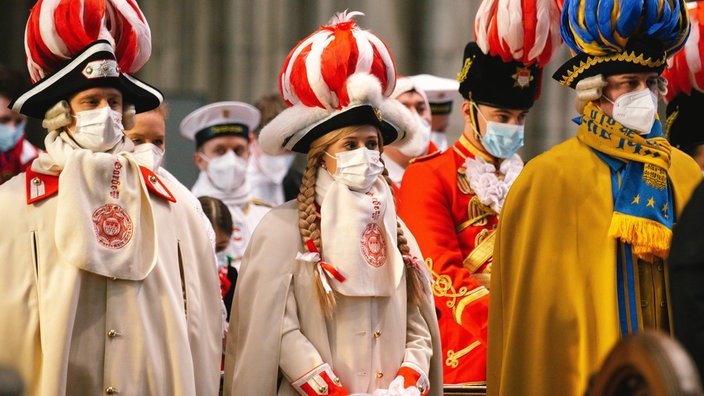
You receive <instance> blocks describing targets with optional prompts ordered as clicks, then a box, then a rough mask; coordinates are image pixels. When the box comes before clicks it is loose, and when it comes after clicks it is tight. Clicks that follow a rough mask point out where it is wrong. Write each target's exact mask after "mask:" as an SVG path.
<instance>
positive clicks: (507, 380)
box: [487, 138, 702, 396]
mask: <svg viewBox="0 0 704 396" xmlns="http://www.w3.org/2000/svg"><path fill="white" fill-rule="evenodd" d="M669 175H670V179H671V182H672V186H673V191H674V192H673V195H674V201H675V213H676V214H677V215H679V213H680V212H681V210H682V208H683V206H684V205H685V204H686V203H687V201H688V200H689V197H690V195H691V194H692V191H693V190H694V188H695V187H696V186H697V184H698V183H699V181H700V180H701V177H702V174H701V170H700V169H699V168H698V166H697V165H696V163H695V162H694V161H693V160H692V159H691V158H689V157H688V156H687V155H686V154H684V153H683V152H682V151H679V150H677V149H675V148H673V149H672V162H671V167H670V171H669ZM611 189H612V186H611V176H610V170H609V168H608V167H607V165H606V164H605V163H604V162H603V161H602V160H601V159H599V158H598V157H597V156H596V154H594V152H593V151H592V150H591V149H590V148H589V147H588V146H586V145H584V144H583V143H581V142H580V141H579V140H577V138H571V139H569V140H567V141H566V142H564V143H562V144H560V145H557V146H555V147H554V148H552V149H551V150H549V151H547V152H546V153H544V154H542V155H540V156H538V157H536V158H534V159H533V160H531V161H529V162H528V164H527V165H526V167H525V168H524V170H523V172H522V173H521V174H520V175H519V177H518V179H517V180H516V181H515V182H514V184H513V186H512V187H511V190H510V191H509V194H508V196H507V198H506V201H505V203H504V207H503V210H502V213H501V218H500V222H499V227H498V231H497V238H496V245H495V250H494V264H493V268H492V278H491V299H490V302H489V341H488V363H487V364H488V367H487V377H488V378H487V386H488V389H487V391H488V395H492V396H495V395H531V396H539V395H561V396H565V395H582V394H583V392H584V390H585V389H586V387H587V382H588V379H589V376H590V375H591V374H593V373H594V372H596V371H597V370H598V368H599V366H600V364H601V362H602V359H603V358H604V357H605V356H606V354H607V353H608V351H609V350H610V349H611V347H612V346H613V345H614V344H615V343H616V341H617V340H618V339H619V338H620V329H619V323H618V302H617V289H616V241H615V240H614V239H613V238H610V237H609V236H608V230H609V224H610V223H611V217H612V213H613V198H612V191H611Z"/></svg>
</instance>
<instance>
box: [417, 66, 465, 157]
mask: <svg viewBox="0 0 704 396" xmlns="http://www.w3.org/2000/svg"><path fill="white" fill-rule="evenodd" d="M410 78H411V80H413V83H414V84H415V85H416V86H417V87H418V89H419V90H421V91H423V92H425V96H426V97H427V98H428V103H429V104H430V113H431V114H432V120H431V122H430V127H431V129H432V132H431V133H430V140H431V141H432V142H433V143H434V144H435V146H436V147H437V148H438V150H440V151H444V150H445V149H446V148H447V146H448V144H447V135H445V132H447V127H448V126H449V125H450V113H452V101H453V99H454V98H455V97H456V95H457V91H458V89H459V87H460V83H459V82H457V80H453V79H450V78H444V77H438V76H434V75H432V74H418V75H415V76H411V77H410Z"/></svg>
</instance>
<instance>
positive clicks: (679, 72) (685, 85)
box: [662, 1, 704, 103]
mask: <svg viewBox="0 0 704 396" xmlns="http://www.w3.org/2000/svg"><path fill="white" fill-rule="evenodd" d="M687 5H688V8H689V18H690V22H691V23H690V26H691V30H690V32H689V37H688V38H687V41H686V42H685V44H684V47H683V48H682V50H681V51H679V52H678V53H676V54H675V55H673V56H672V57H671V58H670V59H668V60H667V67H666V68H665V70H664V71H663V72H662V76H663V77H665V78H666V79H667V82H668V84H667V94H666V95H665V101H666V102H668V103H669V102H671V101H672V100H673V99H674V98H675V97H676V96H678V95H680V94H685V95H690V94H691V93H692V90H696V91H699V92H704V67H703V66H702V56H704V37H702V35H704V2H699V1H697V2H693V3H687Z"/></svg>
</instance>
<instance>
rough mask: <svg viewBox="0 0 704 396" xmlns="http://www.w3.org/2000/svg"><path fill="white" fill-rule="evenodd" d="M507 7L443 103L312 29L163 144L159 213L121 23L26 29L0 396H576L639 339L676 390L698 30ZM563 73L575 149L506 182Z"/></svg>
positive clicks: (18, 87) (693, 235)
mask: <svg viewBox="0 0 704 396" xmlns="http://www.w3.org/2000/svg"><path fill="white" fill-rule="evenodd" d="M517 3H521V1H520V0H482V4H481V6H480V7H479V11H478V12H477V15H476V16H475V29H474V37H473V38H468V39H469V40H468V42H467V44H466V46H465V47H464V49H463V51H462V49H458V53H461V54H462V61H461V64H458V65H457V66H458V68H457V71H458V73H457V77H456V78H446V77H440V76H434V75H431V74H417V75H406V74H402V73H399V74H397V70H396V64H395V63H394V59H393V54H392V52H393V51H392V49H390V48H389V47H388V46H387V45H386V44H385V43H384V41H383V38H381V37H378V36H376V35H375V34H374V33H372V32H371V31H369V30H365V29H363V28H362V27H360V26H359V25H358V21H357V19H358V18H359V17H360V16H362V15H364V14H363V13H361V12H357V11H343V12H339V13H337V14H335V15H334V16H333V17H332V19H331V20H330V21H328V23H327V24H325V25H323V26H322V27H320V28H319V29H318V30H316V31H314V32H312V33H311V34H310V35H309V36H308V37H306V38H303V39H302V40H301V41H300V42H299V43H298V44H297V45H296V46H295V47H294V48H292V49H291V51H290V53H289V54H288V56H287V57H286V59H285V61H284V63H283V65H282V68H281V72H280V75H279V77H278V83H279V89H280V92H279V93H276V94H263V95H261V97H259V98H258V99H257V100H256V101H255V102H253V103H252V104H250V103H246V102H244V101H235V100H224V101H217V102H212V103H208V104H206V105H204V106H202V107H199V108H196V109H194V110H193V111H192V112H190V113H189V114H188V115H186V116H185V117H184V118H183V119H182V120H179V131H178V132H180V134H181V135H182V136H184V137H186V138H188V139H190V140H192V141H193V142H194V151H193V157H192V158H193V163H194V166H195V167H197V169H198V171H199V174H198V178H197V180H196V181H195V183H194V184H193V185H192V186H185V185H184V184H183V183H182V182H181V181H179V178H178V177H177V176H175V175H173V174H172V173H171V172H169V171H168V163H169V162H170V161H186V159H184V158H175V157H169V158H168V161H167V155H166V147H167V144H166V140H167V137H168V136H169V135H170V134H173V133H176V132H177V131H168V130H167V127H166V125H167V124H166V119H167V118H168V117H170V114H169V109H168V105H167V102H168V100H165V98H164V95H163V94H162V93H161V92H160V91H159V89H158V87H153V86H151V85H149V84H148V83H147V82H145V81H141V80H139V79H137V78H136V77H134V74H135V73H136V72H137V71H138V70H139V69H140V68H141V67H142V66H143V65H144V64H145V63H146V62H147V61H148V59H149V56H150V52H151V33H150V30H149V26H148V23H147V20H146V18H145V17H144V15H143V14H142V12H141V10H140V8H139V6H138V4H137V2H136V1H135V0H105V1H97V2H92V3H91V4H93V6H90V7H89V6H88V5H87V3H85V2H83V1H81V0H38V1H37V4H36V5H35V6H34V7H33V8H32V10H31V13H30V17H29V20H28V23H27V28H26V29H27V33H26V36H25V49H26V51H27V54H26V55H27V65H28V70H29V73H28V74H27V73H25V72H22V71H19V70H14V69H12V68H10V67H8V66H7V65H2V64H0V211H1V212H2V218H3V220H4V224H5V227H2V228H0V257H2V260H3V262H4V264H3V265H1V266H0V316H1V317H3V318H5V319H4V320H2V321H0V339H2V340H3V347H2V348H0V394H6V393H4V392H10V393H9V394H15V395H21V394H26V395H69V394H71V395H73V394H140V395H166V394H169V395H170V394H173V395H218V394H224V395H255V394H265V395H274V394H275V395H326V394H327V395H352V394H355V395H370V396H407V395H408V396H410V395H413V396H416V395H435V396H439V395H442V394H443V389H444V387H445V386H448V385H457V386H474V387H480V388H481V389H483V390H485V392H486V394H488V395H492V396H498V395H516V394H529V395H582V394H584V392H585V390H587V389H588V388H589V386H590V384H591V382H590V381H591V380H590V379H591V378H592V377H593V375H594V374H595V373H596V372H597V371H598V370H599V369H600V367H601V364H602V362H603V360H604V358H605V357H606V356H607V355H608V353H609V351H610V350H611V349H612V348H613V347H614V346H615V345H616V344H617V343H618V342H619V340H620V339H623V338H624V337H626V336H628V335H630V334H634V333H639V332H644V331H650V330H654V331H659V332H661V333H662V334H666V335H668V336H672V337H673V338H675V339H677V340H679V341H680V342H682V345H684V346H685V348H686V349H687V350H688V351H689V352H690V353H691V355H692V357H693V361H694V362H695V364H696V366H695V367H699V370H700V373H699V375H700V376H702V375H704V373H702V371H703V370H702V369H703V368H704V359H702V353H704V342H702V341H701V339H702V336H701V332H702V330H704V321H703V320H702V319H701V317H702V315H701V314H702V313H703V312H704V309H702V308H701V305H702V298H703V297H702V292H701V291H700V288H701V286H700V283H701V282H700V279H701V278H702V276H704V275H703V274H704V269H703V268H704V267H700V265H704V263H703V261H704V259H703V258H702V257H704V256H703V255H704V253H703V252H702V246H704V243H703V242H704V239H703V238H704V232H703V231H704V227H702V226H701V221H700V218H701V211H702V206H703V202H702V199H703V198H702V194H704V185H703V184H702V183H701V181H702V177H703V175H704V133H701V131H700V129H701V128H699V129H697V128H696V127H695V126H696V124H697V118H696V117H697V110H699V109H701V108H702V104H704V83H700V82H702V81H704V70H702V68H701V65H699V63H700V62H699V63H698V61H699V60H700V59H701V55H700V47H703V46H702V45H701V44H702V42H704V38H701V39H700V37H702V34H701V33H700V32H701V29H700V28H701V27H702V26H704V2H702V3H696V2H695V3H686V2H685V1H684V0H672V1H664V0H638V1H632V2H621V3H619V4H620V6H618V7H617V6H616V5H614V3H615V2H610V1H606V0H549V1H544V2H525V1H523V2H522V3H523V6H522V8H521V7H517V6H516V4H517ZM537 3H540V4H537ZM614 7H616V8H614ZM506 8H511V9H512V10H513V11H515V12H518V13H519V15H520V16H521V18H519V19H515V18H512V16H511V14H510V13H506V12H502V10H503V9H506ZM516 10H518V11H516ZM653 10H657V12H655V11H653ZM538 11H540V12H538ZM607 11H608V12H607ZM599 12H603V13H604V14H598V13H599ZM606 14H608V15H609V18H605V17H603V15H606ZM513 16H514V17H515V15H513ZM69 26H71V27H73V28H67V27H69ZM77 26H78V27H80V29H79V28H78V27H77ZM72 29H78V30H79V32H78V33H76V32H74V31H73V30H72ZM563 43H564V45H567V46H568V47H569V48H570V50H571V51H572V57H571V58H570V59H568V60H567V61H566V62H565V63H564V64H563V65H561V66H560V67H559V68H558V69H557V71H556V72H555V74H554V75H553V76H552V78H553V79H554V80H556V81H557V82H558V83H560V84H562V85H564V86H566V87H568V88H571V89H574V90H575V93H576V103H575V107H576V111H577V113H576V118H574V121H575V135H574V137H572V138H570V139H567V140H566V141H564V142H562V143H560V144H558V145H556V146H554V147H552V148H551V149H549V150H547V151H546V152H544V153H542V154H540V155H538V156H537V157H535V158H533V159H531V160H530V161H528V162H527V163H524V161H523V159H522V158H521V157H520V155H519V154H518V151H519V149H520V148H521V147H522V146H523V144H524V126H525V123H526V120H527V119H529V115H530V111H531V108H532V107H533V105H534V104H535V103H536V101H538V100H539V99H540V93H541V87H542V86H543V85H544V84H548V83H555V82H554V81H553V82H550V81H549V80H548V79H546V78H543V77H544V76H543V69H544V67H545V65H546V64H548V63H549V62H551V61H552V59H553V58H554V55H555V54H556V51H557V50H558V49H559V48H560V46H562V45H563ZM683 48H685V50H682V49H683ZM697 65H698V66H697ZM401 71H402V70H401ZM274 78H275V77H274ZM167 99H168V98H167ZM455 99H459V100H461V106H460V108H459V109H456V110H455V111H454V112H453V109H452V103H453V101H454V100H455ZM661 99H662V100H663V101H664V105H665V106H666V116H667V117H666V119H664V120H661V119H660V117H659V116H658V103H659V101H660V100H661ZM453 115H458V116H460V117H461V118H462V120H463V123H462V131H460V132H461V133H460V135H459V138H458V139H457V141H455V142H448V141H447V128H448V125H449V118H450V117H451V116H453ZM556 116H561V117H562V116H567V115H556ZM28 118H34V119H37V120H39V121H41V123H42V127H43V128H44V129H45V130H46V134H45V138H44V140H43V142H34V143H36V144H33V142H30V141H29V140H28V139H27V138H26V137H25V126H26V124H27V119H28ZM11 376H14V377H12V378H10V377H11ZM696 382H697V383H699V379H696Z"/></svg>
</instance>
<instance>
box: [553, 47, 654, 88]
mask: <svg viewBox="0 0 704 396" xmlns="http://www.w3.org/2000/svg"><path fill="white" fill-rule="evenodd" d="M666 61H667V57H666V56H665V55H663V57H662V58H661V59H656V60H653V58H651V57H648V58H647V59H645V56H644V54H638V55H636V53H635V51H631V52H621V53H618V54H613V55H609V56H590V57H588V58H587V59H586V60H584V61H581V62H579V65H575V66H573V67H572V71H567V75H564V76H562V80H560V84H562V85H567V86H570V85H572V82H573V81H574V79H575V78H577V77H579V75H580V74H582V73H584V72H585V71H586V70H588V69H589V68H591V67H592V66H596V64H598V63H604V62H628V63H633V64H636V65H643V66H647V67H655V68H656V67H660V66H662V65H664V64H665V62H666Z"/></svg>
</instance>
